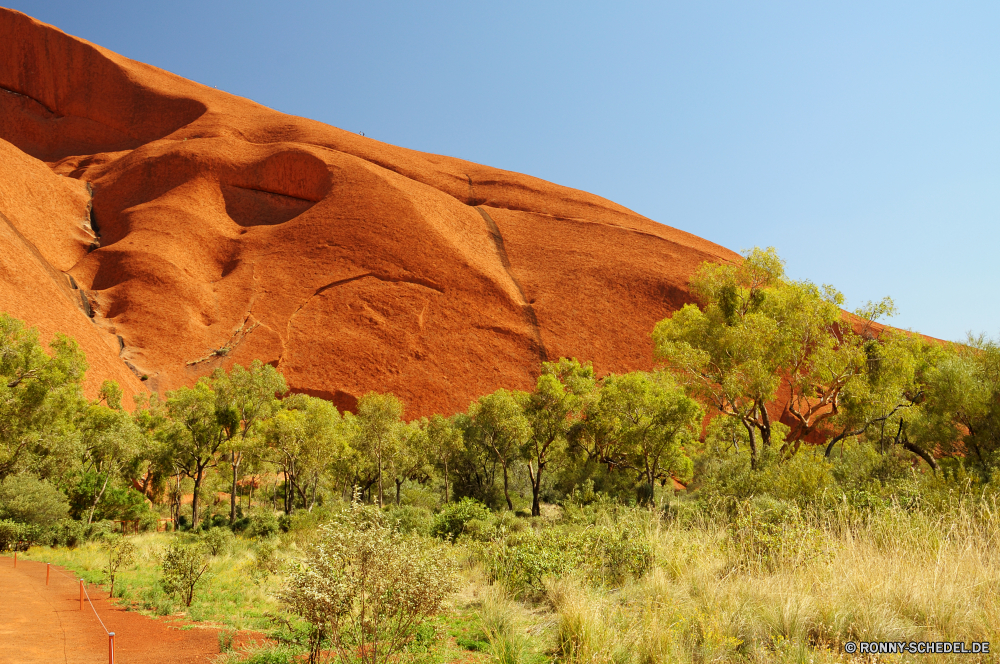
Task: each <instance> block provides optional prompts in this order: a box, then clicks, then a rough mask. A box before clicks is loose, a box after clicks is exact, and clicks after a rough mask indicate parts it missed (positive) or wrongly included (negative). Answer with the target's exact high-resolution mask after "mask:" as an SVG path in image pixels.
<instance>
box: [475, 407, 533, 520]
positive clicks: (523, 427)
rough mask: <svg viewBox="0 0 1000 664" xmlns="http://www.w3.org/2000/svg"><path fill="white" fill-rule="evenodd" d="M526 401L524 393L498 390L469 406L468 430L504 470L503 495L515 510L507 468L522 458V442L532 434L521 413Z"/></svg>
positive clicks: (508, 506) (523, 443) (525, 418)
mask: <svg viewBox="0 0 1000 664" xmlns="http://www.w3.org/2000/svg"><path fill="white" fill-rule="evenodd" d="M525 400H526V395H525V393H523V392H511V391H508V390H504V389H499V390H497V391H496V392H493V393H492V394H487V395H485V396H483V397H480V398H479V399H478V400H477V401H474V402H472V404H471V405H470V406H469V420H470V424H471V425H472V426H471V427H470V429H469V432H468V433H469V435H470V436H471V438H472V440H473V441H474V443H475V444H477V445H479V446H480V447H482V448H483V449H484V450H487V451H488V452H489V453H490V454H491V455H492V457H493V459H495V460H496V462H497V463H499V464H500V467H501V468H502V469H503V495H504V498H505V499H506V501H507V509H509V510H513V509H514V503H513V501H511V499H510V469H511V467H512V466H513V465H514V463H515V462H516V461H518V460H519V459H521V458H523V454H524V445H525V443H527V442H528V439H529V438H530V437H531V423H530V422H529V421H528V418H527V417H525V415H524V407H523V404H524V402H525Z"/></svg>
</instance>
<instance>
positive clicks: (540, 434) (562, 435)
mask: <svg viewBox="0 0 1000 664" xmlns="http://www.w3.org/2000/svg"><path fill="white" fill-rule="evenodd" d="M595 388H596V381H595V379H594V368H593V367H592V366H591V365H590V364H589V363H587V364H580V363H579V362H578V361H577V360H576V359H575V358H574V359H572V360H568V359H565V358H562V359H560V360H559V361H558V362H544V363H543V364H542V373H541V375H540V376H539V377H538V380H537V382H536V383H535V389H534V390H533V391H532V392H531V393H529V394H528V395H527V397H526V398H524V415H525V417H526V418H527V420H528V424H529V426H530V435H529V437H528V439H527V441H526V443H525V446H524V450H523V454H524V455H525V456H526V457H527V460H528V476H529V478H530V480H531V515H532V516H540V515H541V513H542V512H541V500H540V496H541V491H542V473H543V472H544V471H545V469H546V467H547V466H548V465H549V464H550V463H551V462H552V460H553V459H554V458H558V457H559V456H560V455H562V454H564V453H565V450H566V444H567V437H568V435H569V433H570V431H571V430H572V429H573V427H574V426H576V425H577V423H579V422H580V420H581V419H582V417H583V413H584V412H585V410H586V408H587V406H588V404H589V402H590V401H591V399H592V398H593V395H594V393H595Z"/></svg>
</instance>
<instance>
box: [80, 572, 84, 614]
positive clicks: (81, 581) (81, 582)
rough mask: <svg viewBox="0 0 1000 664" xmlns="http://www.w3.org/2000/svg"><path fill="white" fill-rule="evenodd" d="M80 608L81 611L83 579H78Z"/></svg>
mask: <svg viewBox="0 0 1000 664" xmlns="http://www.w3.org/2000/svg"><path fill="white" fill-rule="evenodd" d="M80 610H81V611H83V579H80Z"/></svg>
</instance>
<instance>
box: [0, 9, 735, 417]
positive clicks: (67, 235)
mask: <svg viewBox="0 0 1000 664" xmlns="http://www.w3.org/2000/svg"><path fill="white" fill-rule="evenodd" d="M0 88H2V90H0V139H3V141H4V142H0V212H3V213H4V215H5V217H6V220H7V221H6V222H5V220H4V219H0V233H3V234H5V235H4V241H3V243H2V244H0V285H2V292H0V310H6V311H9V312H11V313H12V314H13V315H15V316H18V317H21V318H25V319H27V320H28V322H29V323H31V324H32V325H37V326H39V327H40V328H41V329H42V330H43V332H44V333H45V334H46V335H51V334H52V333H54V332H56V331H62V332H65V333H68V334H71V335H72V336H74V337H76V338H77V339H79V340H80V342H81V344H82V345H83V347H84V349H85V350H86V351H87V353H88V359H89V361H90V363H91V365H92V369H91V374H90V375H91V377H90V379H89V383H88V389H89V390H90V391H91V393H92V392H93V388H94V386H95V385H97V384H99V383H100V380H102V379H104V378H114V379H116V380H118V381H119V382H121V383H124V384H125V386H126V388H127V389H128V390H131V391H135V390H138V389H142V384H141V383H139V382H138V380H137V379H136V376H137V375H140V374H148V375H149V377H150V380H149V381H148V383H147V385H149V386H150V387H152V389H155V390H159V391H163V390H167V389H172V388H175V387H177V386H180V385H184V384H190V383H192V382H193V381H194V380H196V379H197V377H199V376H202V375H206V374H208V373H210V372H211V371H212V370H213V369H215V368H216V367H220V366H221V367H227V366H229V365H231V364H232V363H234V362H239V363H243V364H246V363H248V362H249V361H250V360H252V359H254V358H259V359H261V360H263V361H264V362H270V363H272V364H274V365H276V366H277V367H278V368H279V369H281V371H283V372H284V374H285V376H286V378H287V379H288V382H289V384H290V385H291V386H292V388H293V389H294V390H296V391H301V392H307V393H310V394H315V395H320V396H324V397H328V398H331V399H333V400H334V401H335V402H336V403H337V404H338V405H339V406H340V407H350V406H351V405H353V403H354V401H355V399H356V398H357V397H358V396H360V395H361V394H363V393H365V392H367V391H370V390H379V391H391V392H393V393H395V394H396V395H398V396H400V397H401V398H402V399H403V400H404V401H405V403H406V404H407V416H408V417H416V416H420V415H425V414H429V413H432V412H442V413H450V412H454V411H457V410H462V409H464V408H465V407H466V406H467V405H468V402H469V401H470V400H471V399H474V398H475V397H477V396H479V395H481V394H484V393H487V392H491V391H493V390H495V389H497V388H498V387H509V388H514V387H516V388H528V387H530V385H531V384H532V383H533V380H534V376H536V375H537V372H538V369H539V363H540V361H542V360H545V359H555V358H558V357H560V356H571V357H573V356H575V357H577V358H579V359H581V360H590V361H593V363H594V365H595V368H596V369H597V370H598V371H599V372H600V373H606V372H609V371H617V372H620V371H628V370H633V369H638V368H648V367H650V366H651V364H652V342H651V340H650V337H649V334H650V332H651V331H652V329H653V326H654V324H655V323H656V322H657V321H658V320H660V319H662V318H664V317H665V316H666V315H667V314H668V313H670V312H671V311H673V310H675V309H677V308H679V307H680V306H681V305H683V304H684V303H686V302H689V301H690V296H689V294H688V291H687V282H688V278H689V277H690V275H691V274H692V272H693V271H694V270H695V269H696V268H697V266H698V265H699V264H700V263H701V262H702V261H706V260H713V261H720V260H733V259H736V258H737V255H736V254H734V253H733V252H731V251H728V250H726V249H724V248H722V247H719V246H717V245H715V244H712V243H711V242H708V241H706V240H703V239H701V238H698V237H696V236H694V235H691V234H689V233H685V232H683V231H680V230H677V229H674V228H670V227H668V226H663V225H661V224H658V223H655V222H653V221H650V220H649V219H646V218H644V217H642V216H640V215H637V214H635V213H634V212H631V211H630V210H627V209H626V208H624V207H622V206H620V205H616V204H614V203H611V202H609V201H606V200H604V199H602V198H599V197H597V196H594V195H592V194H588V193H585V192H581V191H576V190H573V189H568V188H566V187H560V186H557V185H554V184H551V183H548V182H545V181H542V180H538V179H536V178H531V177H528V176H524V175H519V174H517V173H510V172H507V171H501V170H498V169H494V168H489V167H486V166H481V165H478V164H473V163H469V162H465V161H462V160H459V159H453V158H449V157H441V156H437V155H431V154H424V153H420V152H414V151H412V150H405V149H402V148H397V147H394V146H391V145H386V144H384V143H380V142H378V141H376V140H372V139H370V138H364V137H361V136H357V135H355V134H352V133H349V132H346V131H342V130H340V129H336V128H334V127H330V126H327V125H324V124H321V123H318V122H314V121H311V120H305V119H302V118H297V117H292V116H288V115H284V114H281V113H278V112H276V111H272V110H270V109H268V108H265V107H263V106H260V105H258V104H255V103H253V102H251V101H248V100H246V99H242V98H239V97H235V96H233V95H229V94H226V93H223V92H220V91H218V90H215V89H212V88H207V87H205V86H202V85H199V84H197V83H193V82H191V81H187V80H185V79H182V78H180V77H177V76H174V75H172V74H169V73H167V72H164V71H162V70H159V69H156V68H154V67H150V66H148V65H144V64H141V63H138V62H135V61H132V60H128V59H127V58H123V57H121V56H119V55H116V54H114V53H111V52H110V51H107V50H106V49H103V48H101V47H99V46H95V45H93V44H90V43H88V42H86V41H83V40H81V39H76V38H74V37H70V36H68V35H66V34H64V33H62V32H60V31H59V30H57V29H56V28H53V27H51V26H48V25H45V24H42V23H39V22H37V21H35V20H33V19H31V18H30V17H28V16H25V15H24V14H20V13H18V12H15V11H11V10H5V9H0ZM88 186H89V187H90V188H91V189H92V192H93V197H92V212H91V213H90V214H89V216H88V205H89V204H90V202H91V198H90V194H89V190H88ZM92 231H93V232H92ZM95 234H96V236H95ZM70 278H71V279H70ZM74 286H75V287H74ZM81 297H82V299H81ZM78 304H79V306H78ZM88 312H89V313H91V314H92V319H88ZM119 340H121V342H120V343H119ZM119 355H120V358H121V359H119ZM126 363H128V365H127V366H126Z"/></svg>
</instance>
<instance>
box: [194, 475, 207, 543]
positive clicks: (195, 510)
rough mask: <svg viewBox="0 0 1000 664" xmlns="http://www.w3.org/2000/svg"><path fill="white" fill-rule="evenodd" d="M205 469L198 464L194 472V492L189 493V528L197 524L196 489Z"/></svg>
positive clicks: (199, 487) (197, 489)
mask: <svg viewBox="0 0 1000 664" xmlns="http://www.w3.org/2000/svg"><path fill="white" fill-rule="evenodd" d="M204 472H205V469H204V468H203V467H202V466H200V465H199V466H198V471H197V472H196V473H195V474H194V492H193V493H192V494H191V529H192V530H193V529H194V528H195V527H196V526H197V525H198V491H199V490H200V489H201V480H202V475H203V474H204Z"/></svg>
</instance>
